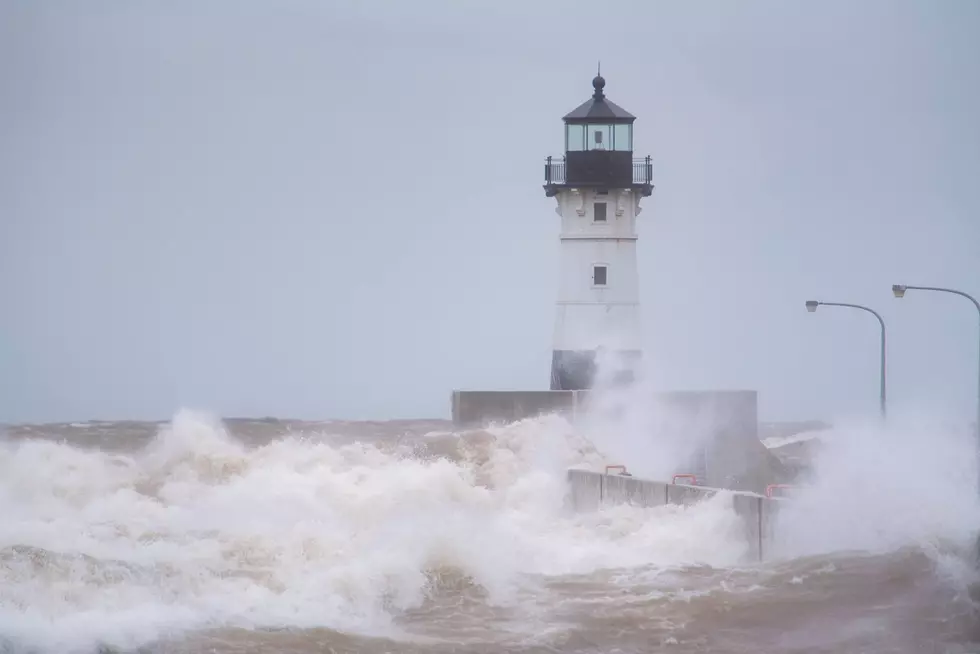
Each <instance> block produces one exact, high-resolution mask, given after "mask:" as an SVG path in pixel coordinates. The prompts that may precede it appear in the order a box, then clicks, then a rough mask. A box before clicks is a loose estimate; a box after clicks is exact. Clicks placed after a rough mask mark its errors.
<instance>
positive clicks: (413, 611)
mask: <svg viewBox="0 0 980 654" xmlns="http://www.w3.org/2000/svg"><path fill="white" fill-rule="evenodd" d="M4 431H5V435H4V437H3V441H2V443H0V514H2V515H3V524H2V527H0V643H3V644H4V647H5V648H6V649H4V648H2V647H0V651H10V652H35V651H36V652H94V651H100V647H101V648H103V649H102V651H140V652H186V653H189V654H190V653H194V654H198V653H200V654H203V653H205V652H209V653H210V652H219V653H231V652H296V653H301V652H302V653H306V652H504V651H506V652H556V651H561V652H614V651H619V652H649V651H659V650H660V649H661V648H663V649H664V651H668V652H874V653H883V652H974V651H980V620H978V617H977V614H976V612H975V604H974V602H973V601H972V600H971V598H970V588H971V582H972V580H973V577H974V576H975V573H974V572H973V569H972V568H971V567H970V565H969V564H968V557H967V556H966V555H965V554H964V552H965V551H966V549H967V545H968V539H967V538H966V537H965V536H966V535H968V534H969V533H970V532H969V529H959V528H957V526H956V520H955V518H956V515H957V514H955V513H954V512H948V513H944V512H943V511H941V510H940V509H939V507H934V506H929V507H925V508H924V509H923V510H922V511H921V512H919V513H916V514H914V515H915V516H928V517H929V519H928V520H925V519H918V518H917V521H913V520H911V518H909V519H907V520H905V521H904V522H903V521H897V522H896V521H895V520H894V515H890V514H889V513H888V511H885V510H880V511H876V510H874V509H875V507H873V506H872V507H868V511H866V512H863V513H862V512H856V513H855V514H854V515H855V516H858V517H857V518H856V520H858V521H859V522H860V525H857V526H855V525H856V523H855V524H851V523H847V524H844V523H841V524H837V525H834V524H829V521H830V520H831V518H828V517H827V516H830V515H832V514H831V513H830V512H829V510H828V511H824V512H822V513H821V510H820V508H821V507H820V506H818V505H816V504H814V505H813V507H815V508H813V510H812V512H811V513H809V514H808V515H809V516H810V520H809V521H802V523H801V524H805V523H807V522H809V523H811V524H809V525H808V526H809V527H811V528H812V527H813V524H812V523H813V522H814V521H820V520H823V521H825V522H828V524H826V525H824V527H826V528H822V529H821V530H820V531H819V533H829V534H832V535H833V537H830V536H828V538H827V539H826V542H821V543H820V544H819V547H817V546H816V545H814V546H813V547H811V551H807V550H806V548H802V549H798V551H796V552H794V551H793V549H792V543H793V542H794V541H793V540H792V539H789V540H787V543H789V545H787V548H788V549H786V554H785V555H784V556H782V557H780V558H778V559H776V560H772V561H767V562H765V563H761V564H760V563H751V562H747V560H746V559H745V557H744V555H745V553H746V551H747V549H746V544H745V543H740V542H738V538H737V537H736V536H733V534H737V533H739V530H738V529H737V528H733V525H737V522H736V520H737V519H736V518H735V517H734V515H733V514H732V513H731V511H730V510H729V509H728V508H727V506H726V505H724V503H721V502H716V503H706V504H704V505H701V506H695V507H689V508H684V507H660V508H657V509H639V508H631V507H617V508H615V509H609V510H605V511H603V512H600V513H593V514H576V513H574V512H572V511H570V510H569V508H568V506H567V505H566V503H565V501H564V485H563V482H564V471H565V470H566V469H567V468H568V467H569V466H572V465H589V466H596V467H598V466H601V465H603V463H604V462H605V459H604V456H603V454H602V452H601V449H602V448H601V447H599V448H596V447H594V446H593V444H592V443H591V442H589V440H587V439H586V438H585V437H584V436H582V435H581V434H578V433H576V431H575V430H574V429H572V428H571V426H569V425H567V424H565V423H563V422H561V421H560V420H557V419H542V420H539V421H534V422H527V423H521V424H518V425H512V426H509V427H503V428H500V429H495V430H491V431H473V432H463V433H453V431H452V429H451V427H450V426H449V425H448V424H447V423H444V422H441V421H402V422H378V423H370V422H331V423H302V422H289V421H276V420H265V421H254V420H252V421H234V420H232V421H227V422H225V423H224V424H223V425H222V424H221V423H217V422H214V421H209V420H207V419H203V418H200V417H198V416H194V415H190V414H182V415H180V416H178V417H177V418H175V420H174V422H173V423H161V424H149V423H85V424H81V425H78V424H77V425H45V426H15V427H8V428H6V429H5V430H4ZM813 501H814V502H816V501H817V500H813ZM920 508H922V507H920ZM926 509H927V510H926ZM835 510H838V511H839V507H837V509H835ZM912 515H913V514H912V513H910V514H909V516H912ZM869 516H870V517H869ZM946 516H952V518H950V517H946ZM967 519H968V516H966V515H964V516H963V520H967ZM875 520H880V524H871V525H869V523H874V522H875ZM896 524H897V526H896ZM845 527H846V529H845ZM862 527H863V528H866V529H865V530H864V531H862V529H861V528H862ZM913 527H915V528H914V529H913ZM796 529H797V533H796V535H797V537H798V538H797V541H795V542H803V541H805V542H807V543H810V544H812V543H814V542H815V540H818V539H815V538H812V537H810V536H812V535H813V534H816V533H818V532H817V531H814V532H812V533H811V532H807V531H806V530H805V529H804V528H803V527H798V528H796ZM835 539H836V540H835ZM876 539H877V540H876Z"/></svg>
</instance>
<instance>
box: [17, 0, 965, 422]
mask: <svg viewBox="0 0 980 654" xmlns="http://www.w3.org/2000/svg"><path fill="white" fill-rule="evenodd" d="M597 7H598V5H596V4H595V3H583V2H571V1H569V0H562V1H560V2H559V1H558V0H547V1H545V0H536V1H535V2H520V3H518V2H512V1H503V0H501V1H500V2H494V3H477V2H454V1H451V0H426V1H425V2H422V1H417V2H411V3H407V2H402V1H398V2H395V1H394V0H392V1H390V2H380V1H364V0H357V1H355V0H345V1H340V0H331V1H329V2H313V1H309V2H298V1H286V2H275V3H272V2H265V3H258V2H245V1H242V0H234V1H233V0H227V1H225V0H215V1H214V2H210V3H202V2H191V1H189V0H187V1H175V2H155V3H151V2H147V1H144V0H128V1H120V2H108V1H102V0H88V1H87V2H84V3H65V2H27V1H19V2H16V1H8V0H0V144H2V145H0V308H2V314H0V315H2V321H0V421H7V422H14V421H40V420H79V419H88V418H166V417H168V416H170V415H171V414H172V413H173V412H174V411H175V410H176V409H178V408H179V407H181V406H186V407H194V408H203V409H209V410H213V411H217V412H220V413H222V414H225V415H278V416H296V417H311V418H315V417H346V418H387V417H417V416H445V415H447V414H448V408H449V395H450V391H451V390H452V389H453V388H524V389H528V388H546V387H547V384H548V379H549V372H550V360H551V335H552V334H551V332H552V322H553V308H554V305H553V303H554V299H555V294H556V291H557V279H556V277H557V265H558V257H557V253H558V240H557V231H558V220H559V219H558V217H557V216H556V215H555V213H554V201H553V200H550V199H547V198H545V197H544V193H543V191H542V189H541V184H542V179H541V178H542V174H543V173H542V171H543V165H542V164H543V159H544V157H545V156H547V155H549V154H554V155H557V154H560V151H561V148H562V146H563V139H562V129H561V116H562V115H564V114H565V113H566V112H568V111H570V110H571V109H573V108H574V107H575V106H577V105H578V104H579V103H581V102H582V101H584V100H585V99H586V98H587V97H588V95H589V93H590V92H591V87H590V80H591V78H592V76H593V75H594V73H595V66H596V60H597V59H601V60H602V71H603V74H604V76H605V77H606V79H607V86H606V93H607V95H608V97H609V98H610V99H612V100H613V101H615V102H616V103H617V104H620V105H621V106H623V107H625V108H626V109H627V110H629V111H631V112H632V113H633V114H635V115H637V116H638V120H637V125H636V138H635V142H636V151H637V155H638V156H642V155H645V154H650V155H652V157H653V159H654V163H655V176H656V177H655V182H656V184H657V188H656V190H655V191H654V195H653V197H652V198H649V199H648V200H647V201H646V203H645V205H644V207H645V211H644V213H643V214H642V215H641V216H640V223H641V225H640V230H641V231H640V243H639V246H638V247H639V257H640V274H641V280H640V283H641V300H642V303H643V324H644V335H645V347H646V356H647V358H648V361H649V365H650V366H651V367H652V369H653V371H654V376H655V380H656V383H657V385H658V386H660V387H662V388H702V389H712V388H754V389H758V391H759V392H760V413H761V417H762V418H764V419H769V420H779V419H802V418H834V417H837V416H841V415H846V414H855V413H863V412H873V411H874V410H875V408H876V402H877V392H878V389H877V366H878V360H877V343H878V341H877V339H878V327H877V323H875V321H874V319H873V318H872V317H871V316H867V315H865V314H862V313H860V312H852V311H848V310H843V309H836V310H834V309H829V308H828V309H825V310H824V309H822V310H821V311H819V312H818V313H817V314H815V315H811V314H808V313H806V311H805V309H804V307H803V302H804V301H805V300H806V299H808V298H811V297H813V298H816V299H822V300H827V301H843V302H858V303H868V304H871V305H872V306H874V307H876V308H879V309H880V310H881V311H882V313H883V314H884V316H885V319H886V321H887V322H888V325H889V342H890V347H889V356H890V359H889V361H890V365H891V370H890V376H889V383H890V397H891V401H892V405H893V406H894V407H896V409H897V408H898V407H908V408H922V407H927V408H930V409H935V408H937V407H938V408H941V409H942V411H944V412H949V414H950V415H955V416H959V417H968V416H970V415H972V411H973V407H974V406H975V405H974V402H975V398H976V356H977V316H976V315H975V311H974V310H973V308H972V306H970V304H969V303H968V302H966V301H965V300H962V299H960V298H954V297H951V296H942V295H938V294H926V293H919V294H916V295H915V296H913V295H912V293H911V292H910V294H909V296H908V297H907V298H906V299H905V300H902V301H897V300H894V299H892V297H891V293H890V286H891V284H893V283H899V282H904V283H909V284H926V285H948V286H954V287H958V288H961V289H963V290H965V291H967V292H971V293H974V294H976V295H978V296H980V184H978V183H977V173H978V171H980V119H978V118H977V117H978V116H980V85H978V80H980V41H978V40H977V34H978V33H980V3H978V2H974V1H973V0H945V1H941V2H933V1H927V0H922V1H920V2H903V1H897V0H862V2H849V1H844V0H839V1H835V2H807V3H804V2H796V1H790V2H787V1H777V0H772V1H757V2H738V3H734V2H728V1H724V2H722V1H721V0H716V1H714V2H699V3H686V2H670V3H668V2H654V1H651V0H637V1H635V2H610V3H607V4H605V5H603V6H602V9H601V11H599V10H597Z"/></svg>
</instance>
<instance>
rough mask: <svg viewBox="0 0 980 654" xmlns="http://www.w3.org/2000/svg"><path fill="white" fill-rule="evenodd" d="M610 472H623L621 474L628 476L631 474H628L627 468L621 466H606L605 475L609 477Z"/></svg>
mask: <svg viewBox="0 0 980 654" xmlns="http://www.w3.org/2000/svg"><path fill="white" fill-rule="evenodd" d="M610 470H622V472H620V473H619V474H621V475H628V474H629V473H628V472H626V466H621V465H611V466H606V472H605V474H607V475H608V474H609V471H610Z"/></svg>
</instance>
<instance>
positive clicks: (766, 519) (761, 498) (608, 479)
mask: <svg viewBox="0 0 980 654" xmlns="http://www.w3.org/2000/svg"><path fill="white" fill-rule="evenodd" d="M568 486H569V497H570V500H571V504H572V507H573V508H574V509H575V510H576V511H582V512H586V511H596V510H600V509H601V508H602V507H604V506H614V505H617V504H630V505H633V506H642V507H657V506H664V505H667V504H675V505H693V504H697V503H698V502H703V501H704V500H706V499H708V498H710V497H713V496H714V495H716V494H717V493H720V492H725V493H729V494H730V496H731V498H732V509H733V510H734V511H735V513H736V514H737V515H739V516H740V517H741V518H742V525H743V528H744V534H745V539H746V542H747V543H748V544H749V557H750V558H751V559H753V560H757V561H761V560H763V559H764V558H765V557H766V554H767V552H768V551H770V549H771V545H772V542H773V539H774V537H775V524H776V519H777V517H778V514H779V509H780V504H781V503H782V502H784V501H786V500H782V499H779V498H769V497H766V496H765V495H760V494H758V493H751V492H745V491H729V490H725V489H721V488H709V487H705V486H687V485H682V484H669V483H666V482H662V481H653V480H648V479H637V478H636V477H629V476H625V475H619V474H604V473H599V472H593V471H590V470H574V469H573V470H569V471H568Z"/></svg>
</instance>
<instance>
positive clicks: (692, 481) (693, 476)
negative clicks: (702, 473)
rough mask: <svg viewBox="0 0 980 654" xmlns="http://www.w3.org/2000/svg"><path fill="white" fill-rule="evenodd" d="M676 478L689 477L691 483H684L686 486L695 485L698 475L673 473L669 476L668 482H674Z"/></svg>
mask: <svg viewBox="0 0 980 654" xmlns="http://www.w3.org/2000/svg"><path fill="white" fill-rule="evenodd" d="M678 479H690V480H691V483H690V484H685V485H686V486H697V485H698V476H697V475H687V474H685V475H674V476H673V477H671V478H670V483H671V484H676V483H677V480H678Z"/></svg>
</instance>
